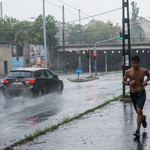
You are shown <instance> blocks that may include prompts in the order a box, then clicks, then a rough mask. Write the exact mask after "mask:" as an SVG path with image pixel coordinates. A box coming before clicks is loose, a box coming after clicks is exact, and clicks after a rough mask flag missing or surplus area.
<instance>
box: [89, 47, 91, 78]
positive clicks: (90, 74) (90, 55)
mask: <svg viewBox="0 0 150 150" xmlns="http://www.w3.org/2000/svg"><path fill="white" fill-rule="evenodd" d="M89 76H91V50H90V49H89Z"/></svg>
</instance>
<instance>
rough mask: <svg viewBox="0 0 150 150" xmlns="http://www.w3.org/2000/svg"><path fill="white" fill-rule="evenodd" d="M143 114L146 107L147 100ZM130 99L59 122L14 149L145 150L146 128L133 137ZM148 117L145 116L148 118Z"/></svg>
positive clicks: (148, 140)
mask: <svg viewBox="0 0 150 150" xmlns="http://www.w3.org/2000/svg"><path fill="white" fill-rule="evenodd" d="M146 107H147V108H145V110H146V112H147V113H146V112H145V113H146V115H147V118H150V114H149V112H148V111H147V110H148V108H149V107H150V100H149V101H148V102H147V106H146ZM133 111H134V108H133V107H132V106H131V103H124V102H112V103H110V104H109V105H107V106H105V107H103V108H101V109H99V110H96V111H94V112H92V113H90V114H88V115H85V116H83V117H82V118H80V119H77V120H74V121H73V122H70V123H67V124H65V125H62V126H60V127H59V128H58V129H57V130H55V131H54V132H49V133H47V134H46V135H42V136H40V137H38V138H37V139H35V140H34V141H32V142H29V143H27V144H25V145H22V146H17V147H16V148H15V150H17V149H19V148H22V149H26V148H30V149H42V150H45V149H54V150H55V149H63V150H70V149H71V150H76V149H86V150H91V149H94V150H100V149H102V150H148V149H150V138H149V136H150V135H149V133H150V132H149V131H150V129H149V128H146V129H144V128H142V127H141V136H140V137H139V138H136V137H135V136H133V132H134V131H135V129H136V114H135V113H132V112H133ZM149 120H150V119H148V122H149Z"/></svg>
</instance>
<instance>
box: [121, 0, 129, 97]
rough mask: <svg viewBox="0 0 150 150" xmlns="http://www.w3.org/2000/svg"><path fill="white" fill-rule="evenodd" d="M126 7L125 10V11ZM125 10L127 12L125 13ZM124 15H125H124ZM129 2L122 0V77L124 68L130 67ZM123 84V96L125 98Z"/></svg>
mask: <svg viewBox="0 0 150 150" xmlns="http://www.w3.org/2000/svg"><path fill="white" fill-rule="evenodd" d="M125 9H126V11H125ZM125 12H126V13H127V14H126V15H125ZM125 16H126V17H125ZM129 23H130V21H129V3H128V0H123V1H122V25H123V28H122V33H123V44H122V50H123V53H122V62H123V67H122V70H123V77H124V75H125V70H127V69H129V68H131V59H130V47H131V46H130V25H129ZM125 26H127V29H126V33H125ZM126 43H127V44H128V49H126V46H125V44H126ZM127 58H128V61H129V64H128V65H126V64H125V63H126V61H127V60H126V59H127ZM125 93H126V92H125V85H123V98H125Z"/></svg>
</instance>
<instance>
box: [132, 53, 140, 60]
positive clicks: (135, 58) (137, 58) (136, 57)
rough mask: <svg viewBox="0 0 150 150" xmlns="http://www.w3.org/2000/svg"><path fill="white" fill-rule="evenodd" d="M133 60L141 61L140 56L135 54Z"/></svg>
mask: <svg viewBox="0 0 150 150" xmlns="http://www.w3.org/2000/svg"><path fill="white" fill-rule="evenodd" d="M131 60H132V61H137V62H140V57H139V56H138V55H135V56H133V57H131Z"/></svg>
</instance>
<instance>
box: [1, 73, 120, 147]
mask: <svg viewBox="0 0 150 150" xmlns="http://www.w3.org/2000/svg"><path fill="white" fill-rule="evenodd" d="M76 76H77V75H76V74H69V75H59V77H60V78H61V79H62V80H63V82H64V92H63V94H62V95H57V94H49V95H45V96H43V97H42V98H38V99H23V98H14V99H13V101H12V102H11V103H9V104H7V103H6V102H5V100H4V98H3V96H1V98H0V148H4V147H6V146H9V145H10V144H13V143H14V142H15V141H18V140H20V139H22V138H24V136H25V135H29V134H31V133H33V132H34V131H35V130H36V129H39V128H40V129H42V128H44V127H45V126H50V125H53V124H57V123H58V121H60V120H61V119H63V117H64V116H66V115H69V116H70V117H72V116H73V115H75V114H78V113H81V112H84V111H86V110H87V109H90V108H94V107H96V106H97V105H100V104H102V103H103V102H104V101H106V100H108V99H113V97H114V96H119V95H120V94H122V83H121V81H122V74H121V73H117V74H111V75H105V76H99V78H100V79H99V80H93V81H89V82H82V83H74V82H70V81H68V80H67V78H68V77H76ZM81 76H88V74H82V75H81Z"/></svg>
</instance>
